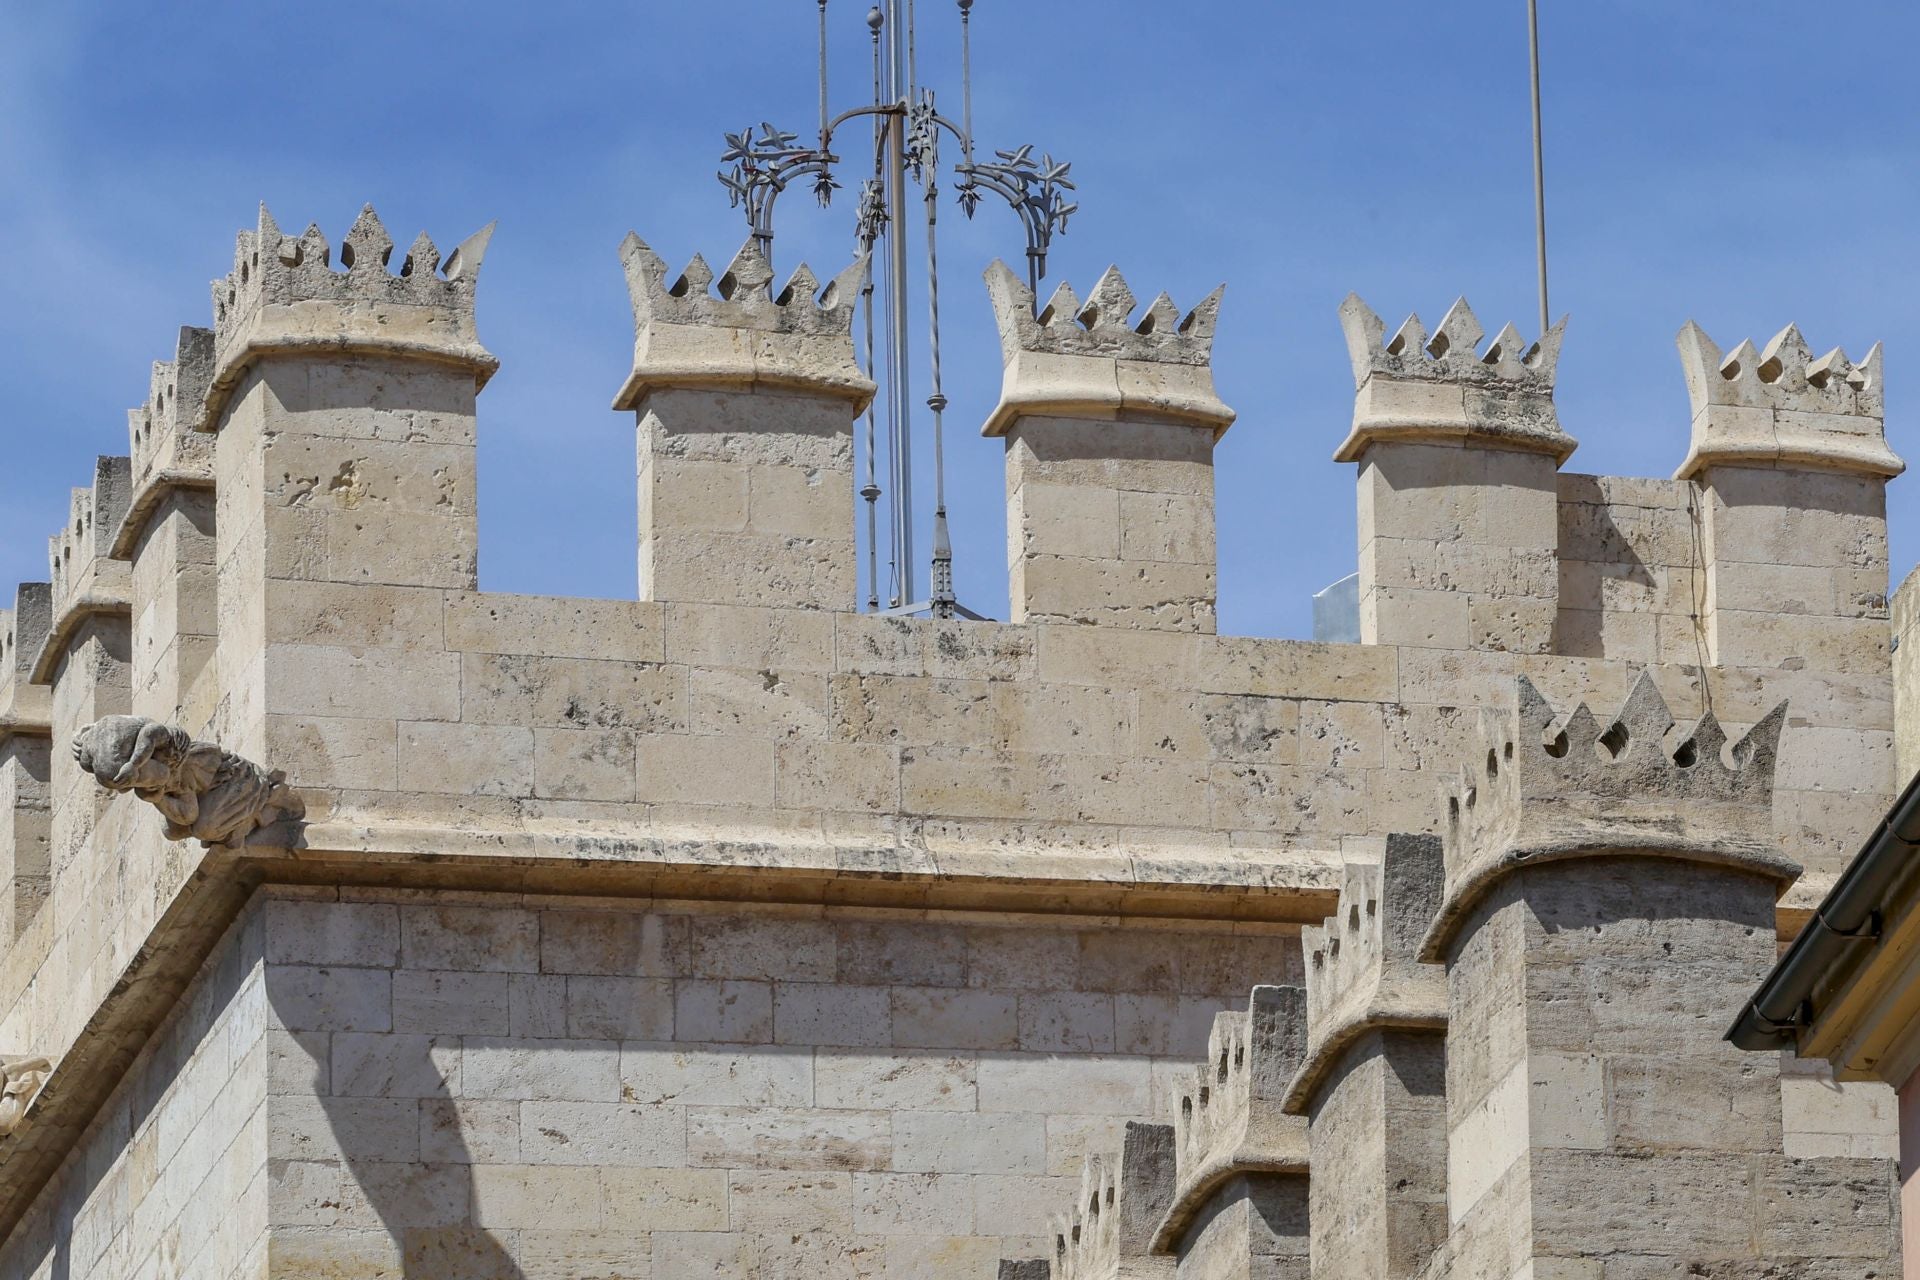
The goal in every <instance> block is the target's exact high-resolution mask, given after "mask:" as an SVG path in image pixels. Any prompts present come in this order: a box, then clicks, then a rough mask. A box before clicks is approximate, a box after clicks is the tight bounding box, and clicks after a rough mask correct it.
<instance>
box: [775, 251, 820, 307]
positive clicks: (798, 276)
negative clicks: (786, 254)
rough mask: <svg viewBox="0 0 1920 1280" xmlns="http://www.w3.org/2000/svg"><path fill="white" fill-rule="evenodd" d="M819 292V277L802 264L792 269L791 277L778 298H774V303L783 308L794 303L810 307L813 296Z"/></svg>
mask: <svg viewBox="0 0 1920 1280" xmlns="http://www.w3.org/2000/svg"><path fill="white" fill-rule="evenodd" d="M819 292H820V279H819V277H818V276H815V275H814V274H813V269H812V268H811V267H809V266H807V264H806V263H804V262H803V263H801V264H800V265H799V266H797V267H795V268H794V269H793V274H792V275H790V276H788V277H787V283H786V287H785V288H783V289H781V290H780V296H779V297H777V298H775V299H774V302H775V303H777V304H778V305H780V306H783V307H785V306H789V305H791V304H793V303H795V302H804V303H806V304H807V305H808V306H812V305H813V299H814V295H815V294H817V293H819Z"/></svg>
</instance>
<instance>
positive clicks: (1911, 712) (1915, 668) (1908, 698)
mask: <svg viewBox="0 0 1920 1280" xmlns="http://www.w3.org/2000/svg"><path fill="white" fill-rule="evenodd" d="M1916 584H1920V571H1917V572H1915V573H1909V574H1908V575H1907V577H1906V581H1904V582H1902V583H1901V584H1900V590H1899V592H1898V594H1896V595H1895V596H1894V597H1893V634H1894V635H1895V636H1896V637H1898V639H1897V641H1896V642H1895V643H1896V644H1897V646H1898V647H1896V648H1895V649H1894V651H1893V696H1894V700H1895V703H1896V705H1897V707H1898V711H1899V714H1898V715H1897V716H1896V717H1895V724H1896V726H1897V727H1896V729H1895V731H1894V757H1895V759H1894V771H1895V774H1894V776H1895V777H1896V778H1911V777H1912V776H1913V775H1914V774H1915V773H1917V772H1920V638H1917V637H1920V585H1916Z"/></svg>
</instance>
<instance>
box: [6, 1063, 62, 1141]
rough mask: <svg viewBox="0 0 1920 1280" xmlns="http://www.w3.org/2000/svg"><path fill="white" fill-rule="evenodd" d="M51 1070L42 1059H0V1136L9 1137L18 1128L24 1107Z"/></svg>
mask: <svg viewBox="0 0 1920 1280" xmlns="http://www.w3.org/2000/svg"><path fill="white" fill-rule="evenodd" d="M52 1070H53V1064H52V1063H51V1062H48V1061H47V1060H46V1059H45V1058H7V1059H0V1072H4V1073H5V1075H6V1086H5V1089H4V1091H0V1134H8V1133H12V1132H13V1131H14V1130H15V1129H18V1128H19V1127H20V1121H21V1120H22V1119H23V1118H24V1117H25V1116H26V1114H27V1107H28V1106H30V1105H31V1104H32V1102H33V1100H34V1098H35V1096H37V1095H38V1094H39V1092H40V1086H41V1085H43V1084H45V1083H46V1082H47V1073H48V1072H49V1071H52Z"/></svg>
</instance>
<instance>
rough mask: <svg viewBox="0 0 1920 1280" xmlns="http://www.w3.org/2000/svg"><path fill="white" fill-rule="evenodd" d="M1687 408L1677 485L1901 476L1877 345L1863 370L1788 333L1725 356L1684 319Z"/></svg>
mask: <svg viewBox="0 0 1920 1280" xmlns="http://www.w3.org/2000/svg"><path fill="white" fill-rule="evenodd" d="M1676 341H1677V343H1678V345H1679V348H1680V361H1681V365H1682V366H1683V368H1684V369H1685V371H1686V377H1687V397H1688V399H1689V400H1690V401H1691V402H1692V404H1693V436H1692V441H1691V443H1690V446H1689V448H1688V450H1687V457H1686V460H1685V461H1684V462H1682V463H1681V464H1680V469H1679V470H1678V471H1677V472H1676V473H1675V478H1676V479H1690V478H1693V477H1696V476H1698V475H1699V474H1700V472H1702V471H1703V470H1705V469H1706V468H1708V467H1711V466H1715V465H1733V466H1758V467H1765V466H1776V465H1778V466H1787V467H1801V468H1808V469H1812V470H1819V471H1841V472H1851V473H1856V474H1861V475H1870V476H1897V475H1899V474H1900V473H1901V472H1902V471H1904V470H1906V465H1907V464H1906V463H1905V462H1903V461H1901V459H1900V457H1899V455H1898V454H1896V453H1894V452H1893V450H1892V449H1890V448H1888V447H1887V437H1886V395H1885V392H1884V390H1883V388H1882V385H1881V354H1880V344H1879V343H1877V342H1876V343H1874V344H1873V348H1872V349H1871V350H1870V351H1868V352H1867V357H1866V359H1865V360H1862V361H1861V362H1860V363H1859V364H1855V363H1853V362H1852V361H1851V360H1849V359H1848V358H1847V353H1846V352H1844V351H1842V350H1841V349H1840V348H1839V347H1835V348H1834V349H1833V350H1831V351H1829V352H1827V354H1825V355H1824V356H1821V357H1819V358H1818V359H1815V358H1814V356H1813V351H1812V349H1811V348H1809V347H1808V346H1807V342H1806V339H1805V338H1803V337H1802V336H1801V334H1800V330H1799V329H1798V328H1796V327H1795V326H1793V325H1788V326H1787V327H1786V328H1784V329H1782V330H1781V331H1780V332H1779V333H1777V334H1775V335H1774V337H1773V340H1772V341H1771V342H1769V343H1767V345H1766V348H1765V349H1764V350H1760V351H1756V350H1754V346H1753V343H1752V342H1750V341H1747V340H1745V339H1742V340H1741V342H1740V344H1739V345H1738V346H1736V347H1735V348H1734V349H1733V350H1732V351H1730V352H1727V353H1726V354H1724V355H1722V353H1721V351H1720V347H1719V346H1718V344H1716V343H1715V342H1714V341H1713V339H1712V338H1709V337H1708V336H1707V334H1706V331H1705V330H1703V329H1701V327H1700V326H1699V325H1697V324H1695V323H1694V322H1693V321H1691V320H1689V321H1687V323H1686V324H1685V325H1684V326H1683V327H1682V328H1681V330H1680V334H1679V337H1678V338H1677V339H1676Z"/></svg>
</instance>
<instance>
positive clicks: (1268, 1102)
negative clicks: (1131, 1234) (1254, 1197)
mask: <svg viewBox="0 0 1920 1280" xmlns="http://www.w3.org/2000/svg"><path fill="white" fill-rule="evenodd" d="M1306 1038H1307V1019H1306V992H1305V991H1303V990H1302V989H1301V988H1299V987H1279V986H1260V987H1255V988H1254V989H1253V991H1252V993H1251V994H1250V995H1249V996H1248V999H1247V1007H1246V1009H1245V1010H1243V1011H1242V1010H1228V1011H1226V1012H1224V1013H1220V1014H1216V1015H1215V1016H1214V1020H1213V1031H1212V1033H1211V1034H1210V1035H1209V1036H1208V1038H1207V1060H1206V1062H1204V1063H1203V1064H1202V1065H1201V1066H1199V1067H1198V1068H1196V1069H1195V1071H1194V1074H1193V1079H1192V1082H1191V1084H1189V1085H1188V1086H1187V1087H1186V1088H1184V1089H1182V1090H1181V1092H1180V1097H1179V1101H1178V1103H1177V1104H1176V1109H1175V1111H1174V1117H1173V1133H1174V1151H1175V1153H1176V1155H1177V1157H1178V1159H1177V1175H1178V1176H1177V1179H1176V1182H1175V1190H1174V1196H1173V1202H1172V1204H1171V1205H1170V1206H1169V1208H1168V1211H1167V1215H1166V1217H1165V1219H1164V1220H1163V1221H1162V1222H1161V1224H1160V1229H1159V1232H1158V1234H1157V1236H1156V1248H1158V1249H1162V1250H1164V1249H1170V1248H1172V1246H1173V1244H1174V1243H1175V1242H1176V1241H1178V1240H1179V1238H1180V1236H1181V1234H1182V1233H1183V1232H1184V1231H1185V1230H1186V1227H1187V1225H1188V1224H1190V1223H1191V1222H1192V1221H1193V1220H1194V1218H1195V1217H1196V1216H1197V1215H1198V1214H1199V1213H1200V1212H1201V1210H1202V1209H1203V1208H1204V1207H1205V1206H1206V1203H1207V1201H1208V1199H1209V1198H1210V1197H1211V1195H1212V1193H1213V1191H1214V1190H1215V1188H1217V1187H1218V1186H1220V1184H1221V1183H1223V1182H1225V1181H1226V1180H1227V1179H1229V1178H1231V1177H1233V1176H1234V1175H1236V1174H1242V1173H1305V1172H1306V1169H1307V1126H1306V1122H1305V1120H1303V1119H1302V1118H1300V1117H1299V1116H1295V1115H1288V1114H1286V1112H1285V1110H1284V1107H1283V1104H1284V1102H1285V1100H1286V1096H1287V1086H1288V1084H1289V1083H1290V1082H1291V1081H1292V1080H1293V1077H1294V1075H1295V1074H1296V1073H1297V1072H1298V1071H1299V1069H1300V1064H1301V1062H1302V1060H1303V1057H1304V1054H1305V1049H1306Z"/></svg>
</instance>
